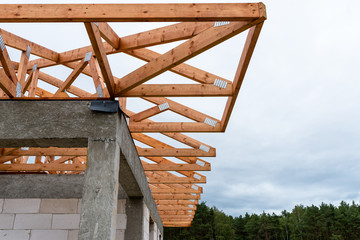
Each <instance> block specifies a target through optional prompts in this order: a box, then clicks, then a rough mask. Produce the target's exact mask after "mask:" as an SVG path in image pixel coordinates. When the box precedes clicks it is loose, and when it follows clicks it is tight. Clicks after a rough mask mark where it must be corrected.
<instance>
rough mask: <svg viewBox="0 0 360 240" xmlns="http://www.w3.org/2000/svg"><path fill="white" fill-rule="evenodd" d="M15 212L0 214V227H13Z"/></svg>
mask: <svg viewBox="0 0 360 240" xmlns="http://www.w3.org/2000/svg"><path fill="white" fill-rule="evenodd" d="M14 218H15V214H13V213H9V214H7V213H2V214H0V229H13V225H14Z"/></svg>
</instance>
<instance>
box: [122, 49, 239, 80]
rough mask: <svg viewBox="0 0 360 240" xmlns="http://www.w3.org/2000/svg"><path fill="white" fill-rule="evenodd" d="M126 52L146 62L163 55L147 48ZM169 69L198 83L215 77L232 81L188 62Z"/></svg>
mask: <svg viewBox="0 0 360 240" xmlns="http://www.w3.org/2000/svg"><path fill="white" fill-rule="evenodd" d="M125 53H126V54H128V55H130V56H132V57H136V58H138V59H141V60H143V61H146V62H150V61H152V60H154V59H156V58H158V57H160V56H161V54H160V53H157V52H155V51H152V50H150V49H147V48H141V49H135V50H131V51H126V52H125ZM169 71H171V72H173V73H176V74H178V75H180V76H183V77H186V78H188V79H191V80H194V81H195V82H198V83H204V84H206V83H208V84H213V83H214V81H215V79H219V80H221V81H224V82H227V83H232V82H231V81H229V80H227V79H225V78H222V77H220V76H217V75H215V74H212V73H209V72H206V71H204V70H201V69H199V68H196V67H193V66H190V65H188V64H186V63H181V64H179V65H177V66H175V67H173V68H171V69H169Z"/></svg>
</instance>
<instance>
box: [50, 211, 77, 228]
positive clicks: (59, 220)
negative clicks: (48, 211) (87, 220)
mask: <svg viewBox="0 0 360 240" xmlns="http://www.w3.org/2000/svg"><path fill="white" fill-rule="evenodd" d="M79 223H80V214H54V215H53V221H52V226H51V228H52V229H69V230H70V229H79Z"/></svg>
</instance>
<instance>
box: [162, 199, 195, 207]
mask: <svg viewBox="0 0 360 240" xmlns="http://www.w3.org/2000/svg"><path fill="white" fill-rule="evenodd" d="M155 203H156V205H160V206H163V205H197V204H199V201H198V200H193V201H191V200H155Z"/></svg>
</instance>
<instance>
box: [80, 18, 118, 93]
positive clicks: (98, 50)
mask: <svg viewBox="0 0 360 240" xmlns="http://www.w3.org/2000/svg"><path fill="white" fill-rule="evenodd" d="M84 24H85V28H86V31H87V33H88V35H89V39H90V42H91V45H92V47H93V49H94V52H95V56H96V58H97V60H98V63H99V66H100V69H101V73H102V76H103V78H104V81H105V83H106V87H107V89H108V91H109V94H110V96H111V97H114V89H115V82H114V77H113V75H112V72H111V68H110V64H109V61H108V59H107V56H106V52H105V49H104V46H103V43H102V41H101V36H100V31H99V28H98V27H97V26H96V25H95V23H90V22H85V23H84Z"/></svg>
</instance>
